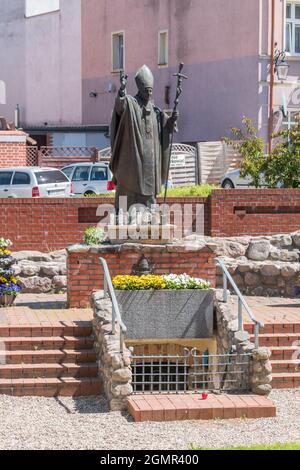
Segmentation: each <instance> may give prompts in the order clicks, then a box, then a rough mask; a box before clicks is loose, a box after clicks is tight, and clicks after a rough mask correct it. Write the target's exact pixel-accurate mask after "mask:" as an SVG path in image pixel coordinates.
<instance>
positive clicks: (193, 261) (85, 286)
mask: <svg viewBox="0 0 300 470" xmlns="http://www.w3.org/2000/svg"><path fill="white" fill-rule="evenodd" d="M154 250H155V251H153V248H150V247H145V246H143V251H142V252H143V254H144V255H145V256H146V257H147V259H149V260H150V262H151V263H154V267H155V274H167V273H171V272H172V273H175V274H182V273H187V274H190V275H191V276H195V277H202V278H204V279H206V280H209V281H210V282H211V284H212V286H213V287H214V286H215V272H216V266H215V264H214V261H213V259H214V256H215V255H214V253H213V252H211V251H210V250H209V249H208V250H207V249H204V250H201V251H198V252H195V251H191V252H189V251H187V250H185V249H184V248H182V251H176V252H171V253H170V252H168V251H167V249H166V248H165V247H156V248H154ZM101 251H102V252H101ZM105 251H106V252H105ZM141 254H142V253H141V252H136V251H134V250H133V249H131V250H128V249H126V250H125V251H121V252H117V249H113V248H111V247H109V248H107V249H105V248H103V249H102V250H100V249H99V250H98V252H97V253H91V252H90V251H88V252H87V251H85V252H82V253H78V252H76V253H74V252H70V253H68V305H69V307H74V308H77V307H88V306H90V297H91V294H92V292H93V291H97V290H100V289H102V288H103V271H102V266H101V265H100V262H99V257H100V256H102V257H103V258H105V259H106V261H107V264H108V267H109V270H110V273H111V276H116V275H118V274H130V273H131V271H132V266H133V264H136V263H137V261H138V260H139V258H140V256H141Z"/></svg>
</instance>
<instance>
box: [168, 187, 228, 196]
mask: <svg viewBox="0 0 300 470" xmlns="http://www.w3.org/2000/svg"><path fill="white" fill-rule="evenodd" d="M218 188H219V186H217V185H212V184H200V185H197V186H182V187H179V188H170V189H168V197H197V196H198V197H207V196H210V195H211V193H212V191H213V190H214V189H218ZM164 195H165V191H164V190H163V191H162V192H161V193H160V194H159V197H164Z"/></svg>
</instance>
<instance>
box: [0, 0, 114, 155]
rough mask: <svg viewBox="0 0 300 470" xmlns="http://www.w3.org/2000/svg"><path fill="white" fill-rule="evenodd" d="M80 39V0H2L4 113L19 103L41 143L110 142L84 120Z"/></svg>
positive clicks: (0, 92) (0, 94) (0, 88)
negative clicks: (86, 124)
mask: <svg viewBox="0 0 300 470" xmlns="http://www.w3.org/2000/svg"><path fill="white" fill-rule="evenodd" d="M81 40H82V38H81V0H42V1H41V0H13V1H11V0H1V1H0V42H1V48H0V115H2V116H5V117H6V118H7V119H8V120H10V121H13V120H14V118H15V108H16V105H18V106H19V109H20V121H19V124H20V126H21V127H23V128H24V129H26V130H27V131H29V132H30V133H31V135H33V136H34V138H35V139H36V140H37V141H38V143H39V144H40V145H50V144H51V145H57V146H59V145H66V146H67V145H73V146H77V145H78V146H80V145H87V146H89V145H99V146H101V145H102V146H103V142H105V144H106V143H107V138H103V132H99V130H101V128H100V127H99V126H92V127H89V126H85V125H84V124H85V123H84V121H83V117H82V56H81V50H82V48H81ZM105 130H106V132H107V127H105Z"/></svg>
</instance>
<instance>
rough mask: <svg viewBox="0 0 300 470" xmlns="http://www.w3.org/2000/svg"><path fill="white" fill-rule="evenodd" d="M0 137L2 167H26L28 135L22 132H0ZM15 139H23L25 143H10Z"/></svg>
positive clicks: (0, 162)
mask: <svg viewBox="0 0 300 470" xmlns="http://www.w3.org/2000/svg"><path fill="white" fill-rule="evenodd" d="M0 137H1V140H0V167H2V168H3V167H4V168H8V167H11V166H26V165H27V152H26V134H25V133H24V132H20V131H0ZM14 138H16V139H22V140H23V142H10V140H13V139H14ZM3 140H4V141H3Z"/></svg>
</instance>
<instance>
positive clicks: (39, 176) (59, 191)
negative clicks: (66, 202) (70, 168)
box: [0, 166, 72, 198]
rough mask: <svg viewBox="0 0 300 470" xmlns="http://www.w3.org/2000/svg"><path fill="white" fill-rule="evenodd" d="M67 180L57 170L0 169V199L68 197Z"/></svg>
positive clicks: (69, 185) (68, 187) (34, 168)
mask: <svg viewBox="0 0 300 470" xmlns="http://www.w3.org/2000/svg"><path fill="white" fill-rule="evenodd" d="M71 193H72V185H71V182H70V180H69V178H68V177H67V176H66V175H65V174H64V173H63V172H62V171H60V170H58V169H57V168H40V167H29V166H27V167H15V168H0V198H1V197H3V198H4V197H5V198H6V197H7V198H9V197H11V198H17V197H20V198H26V197H70V196H71Z"/></svg>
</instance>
